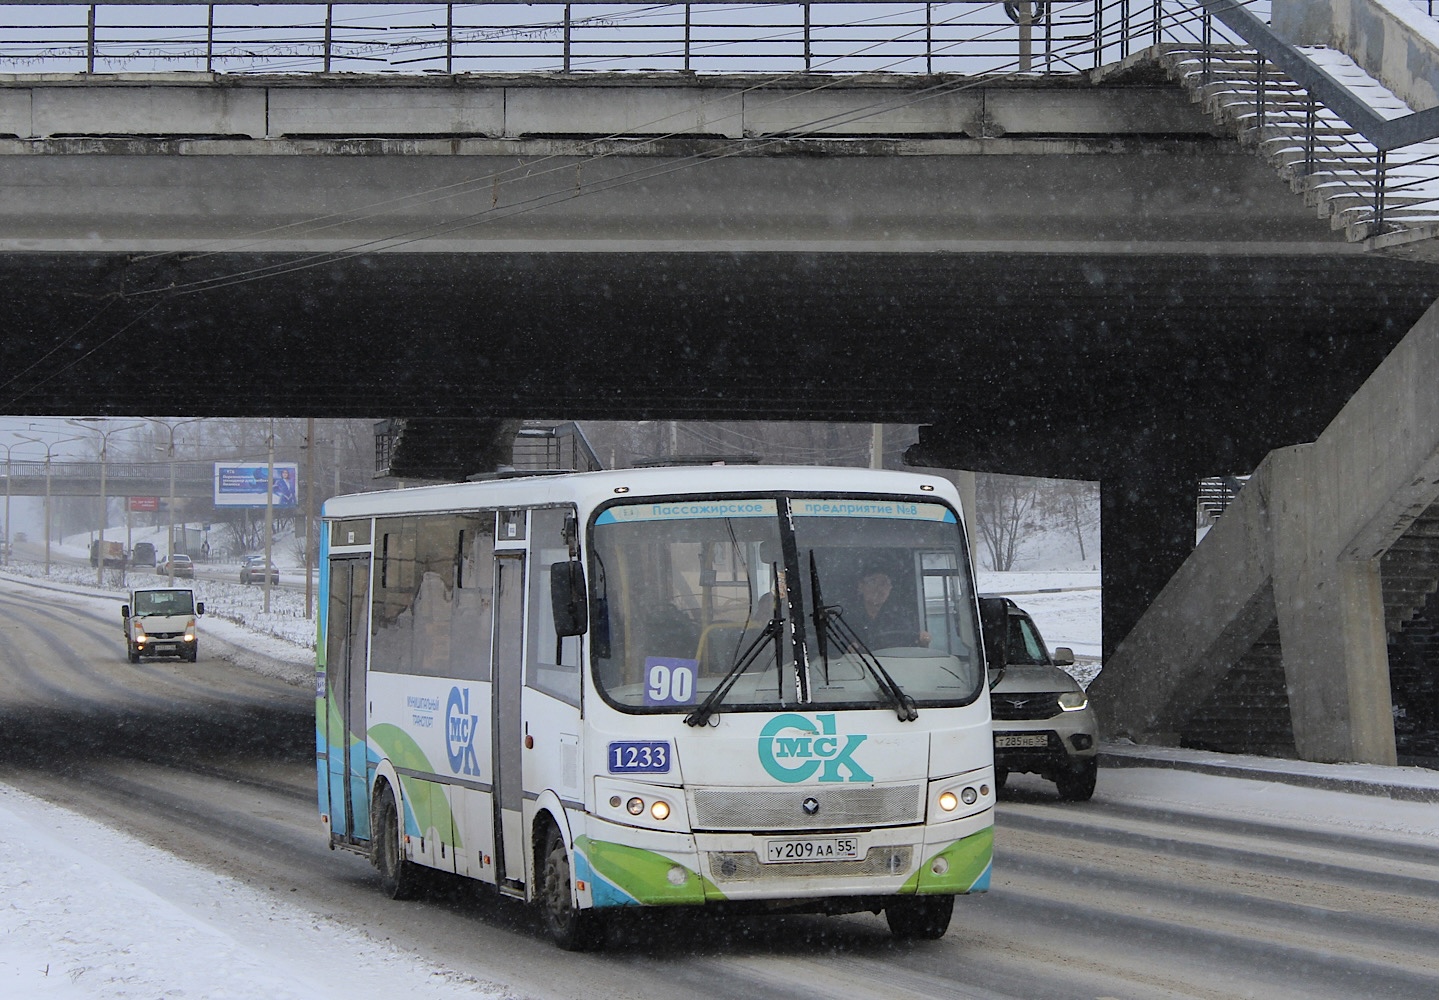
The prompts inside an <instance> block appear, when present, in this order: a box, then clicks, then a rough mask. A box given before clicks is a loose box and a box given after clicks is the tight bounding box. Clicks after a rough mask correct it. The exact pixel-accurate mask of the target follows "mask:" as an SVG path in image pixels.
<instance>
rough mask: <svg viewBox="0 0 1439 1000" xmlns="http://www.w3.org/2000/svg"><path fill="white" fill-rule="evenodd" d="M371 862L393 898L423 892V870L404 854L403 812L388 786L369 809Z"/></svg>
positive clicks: (381, 884)
mask: <svg viewBox="0 0 1439 1000" xmlns="http://www.w3.org/2000/svg"><path fill="white" fill-rule="evenodd" d="M370 835H371V837H372V838H373V839H372V840H371V841H370V863H371V864H373V865H374V866H375V867H376V868H377V869H379V872H380V889H381V890H382V891H383V892H384V893H385V895H386V896H389V897H390V898H391V899H414V898H415V897H417V896H418V895H419V894H420V874H421V873H420V870H419V867H418V866H417V865H415V863H414V862H412V861H410V860H409V859H408V858H406V857H405V854H404V848H403V842H402V841H401V839H400V811H399V809H398V808H397V807H396V805H395V793H394V792H392V791H390V789H389V787H388V786H387V787H386V788H385V789H384V790H383V791H381V792H380V794H379V797H378V798H376V799H375V805H374V808H373V809H372V810H371V812H370Z"/></svg>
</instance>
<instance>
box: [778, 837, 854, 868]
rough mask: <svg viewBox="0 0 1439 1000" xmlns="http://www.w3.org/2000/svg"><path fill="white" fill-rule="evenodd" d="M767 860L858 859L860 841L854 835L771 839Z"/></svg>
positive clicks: (787, 862)
mask: <svg viewBox="0 0 1439 1000" xmlns="http://www.w3.org/2000/svg"><path fill="white" fill-rule="evenodd" d="M764 859H765V861H766V862H767V863H769V864H790V863H792V862H796V861H858V860H859V841H858V840H856V839H855V838H853V837H827V838H810V839H806V840H770V841H766V843H765V857H764Z"/></svg>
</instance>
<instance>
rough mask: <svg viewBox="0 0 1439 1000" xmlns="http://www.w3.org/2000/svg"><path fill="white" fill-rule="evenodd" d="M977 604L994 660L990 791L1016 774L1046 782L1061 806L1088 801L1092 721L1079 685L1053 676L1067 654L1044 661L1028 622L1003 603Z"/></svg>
mask: <svg viewBox="0 0 1439 1000" xmlns="http://www.w3.org/2000/svg"><path fill="white" fill-rule="evenodd" d="M979 601H980V612H981V618H982V619H983V620H984V623H985V632H986V643H985V644H986V647H987V648H988V649H990V650H991V661H994V660H996V659H998V660H999V664H998V667H997V669H991V671H990V689H989V705H990V712H991V714H992V715H993V718H994V783H995V785H996V786H998V787H1000V788H1003V787H1004V782H1005V779H1006V778H1007V777H1009V772H1010V771H1024V772H1028V773H1032V774H1038V775H1039V776H1040V777H1042V778H1044V779H1045V780H1046V781H1052V782H1054V784H1055V787H1056V788H1058V790H1059V797H1060V798H1062V799H1066V800H1068V801H1070V802H1083V801H1086V800H1088V799H1089V798H1090V797H1091V796H1092V795H1093V794H1094V783H1095V778H1096V777H1097V775H1098V773H1099V720H1098V719H1097V718H1096V717H1095V714H1094V709H1093V708H1091V707H1090V704H1089V696H1088V695H1087V694H1085V693H1084V689H1083V688H1082V687H1080V686H1079V682H1078V681H1076V680H1075V679H1074V678H1073V677H1071V676H1070V675H1069V674H1068V673H1066V672H1065V671H1063V670H1061V669H1060V667H1061V666H1067V665H1069V664H1072V663H1073V662H1074V653H1073V651H1071V650H1070V649H1069V648H1068V647H1065V646H1060V647H1058V648H1057V649H1055V651H1054V656H1053V657H1051V656H1050V654H1049V648H1048V647H1047V646H1045V644H1044V639H1043V638H1042V637H1041V636H1040V634H1039V628H1038V627H1037V626H1036V625H1035V624H1034V619H1032V618H1030V617H1029V614H1028V613H1027V612H1025V611H1024V610H1023V609H1022V608H1020V607H1019V606H1018V605H1017V604H1015V603H1014V602H1013V601H1012V600H1010V599H1009V598H1007V597H988V596H984V597H981V598H980V599H979ZM1001 629H1002V630H1003V631H1002V636H1003V638H1002V639H1001V638H1000V635H1001V633H1000V630H1001ZM1000 645H1002V649H1000V648H999V646H1000ZM995 653H998V656H995V655H994V654H995ZM991 667H992V668H994V667H995V664H994V662H991Z"/></svg>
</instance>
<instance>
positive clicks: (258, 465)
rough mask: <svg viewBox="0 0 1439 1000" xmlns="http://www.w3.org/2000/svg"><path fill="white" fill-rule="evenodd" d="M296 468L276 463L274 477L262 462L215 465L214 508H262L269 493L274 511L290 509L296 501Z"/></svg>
mask: <svg viewBox="0 0 1439 1000" xmlns="http://www.w3.org/2000/svg"><path fill="white" fill-rule="evenodd" d="M299 468H300V467H299V466H298V465H296V464H295V463H294V462H276V463H275V465H274V469H275V477H274V479H273V480H270V481H269V482H267V480H269V470H270V467H269V466H267V465H266V464H265V463H264V462H246V463H225V462H216V463H215V506H216V507H264V506H265V502H266V496H267V493H271V492H273V494H274V498H275V499H274V506H275V507H276V508H277V509H284V508H293V507H294V506H295V505H296V503H297V502H298V501H299V497H300V489H299V482H300V475H299Z"/></svg>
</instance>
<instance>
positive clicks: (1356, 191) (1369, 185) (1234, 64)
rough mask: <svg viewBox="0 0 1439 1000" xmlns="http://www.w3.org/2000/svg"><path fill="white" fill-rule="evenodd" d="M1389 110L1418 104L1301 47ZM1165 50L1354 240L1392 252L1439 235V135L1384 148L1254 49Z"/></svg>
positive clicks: (1226, 120)
mask: <svg viewBox="0 0 1439 1000" xmlns="http://www.w3.org/2000/svg"><path fill="white" fill-rule="evenodd" d="M1296 51H1299V52H1302V53H1304V54H1306V55H1308V56H1310V57H1311V58H1313V59H1314V60H1315V64H1316V66H1318V67H1320V68H1322V69H1324V70H1325V71H1326V72H1327V73H1328V75H1330V76H1331V77H1334V78H1336V79H1339V80H1340V81H1341V82H1343V83H1344V84H1345V86H1346V87H1348V88H1349V89H1350V90H1351V91H1352V92H1353V93H1355V94H1356V95H1358V96H1360V97H1361V98H1362V99H1363V100H1364V101H1365V103H1366V104H1367V105H1368V106H1369V107H1370V108H1372V109H1373V110H1374V111H1376V112H1377V113H1378V114H1379V115H1381V116H1382V117H1384V118H1386V119H1389V120H1396V119H1398V118H1400V117H1403V116H1406V115H1409V114H1410V113H1411V111H1410V109H1409V108H1408V107H1407V106H1406V105H1405V104H1404V102H1403V101H1401V100H1400V99H1399V98H1397V97H1395V96H1394V94H1393V93H1391V92H1390V91H1389V90H1388V89H1386V88H1385V87H1384V86H1383V85H1382V84H1380V83H1379V82H1378V81H1376V80H1374V79H1373V78H1372V77H1370V76H1369V75H1368V74H1367V73H1365V72H1364V71H1363V70H1362V69H1360V68H1359V67H1358V66H1357V65H1356V64H1355V63H1354V62H1353V61H1352V60H1350V59H1349V58H1348V57H1347V56H1344V55H1342V54H1341V53H1338V52H1335V51H1332V50H1327V49H1323V50H1315V49H1301V50H1296ZM1156 57H1157V58H1158V61H1159V63H1160V64H1161V65H1162V66H1163V67H1164V68H1165V69H1166V71H1168V73H1169V74H1170V75H1171V76H1172V77H1173V78H1174V79H1175V80H1177V81H1179V82H1180V83H1181V84H1182V85H1183V86H1184V87H1185V89H1186V90H1188V91H1189V93H1190V95H1191V97H1192V98H1193V99H1194V100H1195V101H1199V102H1202V103H1203V105H1204V107H1205V109H1206V110H1207V111H1208V112H1210V113H1211V114H1213V115H1214V116H1215V118H1216V119H1217V120H1219V121H1220V122H1222V123H1223V124H1225V125H1227V126H1229V127H1230V128H1231V129H1232V130H1233V131H1234V133H1235V134H1236V136H1237V138H1238V139H1239V141H1240V142H1241V143H1243V144H1245V145H1247V146H1250V147H1252V148H1254V149H1255V150H1256V151H1257V152H1258V153H1259V154H1260V155H1261V156H1262V157H1264V158H1265V159H1266V160H1267V161H1268V162H1269V163H1270V164H1272V165H1273V166H1274V168H1275V170H1276V171H1277V172H1278V174H1279V175H1280V177H1282V178H1283V179H1284V180H1286V181H1287V182H1288V183H1289V185H1290V187H1291V189H1293V190H1294V192H1295V193H1296V194H1300V195H1302V196H1303V197H1304V199H1305V202H1306V203H1307V204H1309V205H1311V206H1313V208H1314V209H1315V210H1316V212H1317V213H1318V214H1319V216H1320V217H1321V218H1328V219H1329V220H1330V224H1331V225H1332V226H1333V227H1334V228H1335V229H1339V230H1343V231H1344V234H1345V237H1346V238H1347V239H1348V240H1350V241H1351V242H1367V243H1368V244H1369V245H1370V246H1371V248H1373V249H1376V250H1384V249H1390V248H1395V247H1401V246H1411V248H1412V249H1413V250H1414V251H1415V252H1418V253H1422V254H1424V255H1425V256H1426V257H1427V256H1435V257H1439V247H1436V248H1432V249H1431V248H1429V247H1422V248H1421V247H1418V246H1413V245H1414V244H1418V243H1420V242H1421V241H1427V240H1432V239H1433V237H1435V236H1436V235H1439V140H1434V139H1428V140H1423V141H1420V142H1416V143H1413V144H1411V145H1407V146H1404V147H1402V148H1398V149H1390V150H1387V151H1385V150H1380V149H1379V148H1377V147H1376V146H1375V144H1374V143H1372V142H1371V141H1370V140H1368V139H1366V138H1365V137H1364V135H1363V134H1361V132H1360V131H1359V130H1358V129H1357V128H1355V127H1354V126H1352V125H1350V124H1349V123H1348V122H1346V121H1345V120H1344V119H1343V118H1341V117H1340V116H1339V114H1337V113H1336V112H1335V111H1333V110H1331V109H1330V108H1328V107H1326V106H1325V105H1323V104H1321V103H1319V102H1318V101H1317V100H1315V98H1314V97H1313V94H1312V91H1311V90H1309V88H1307V87H1305V86H1304V85H1303V84H1300V83H1298V82H1296V81H1295V80H1293V79H1291V78H1290V77H1289V76H1288V75H1286V74H1285V73H1284V72H1282V71H1281V70H1279V69H1278V68H1276V67H1275V66H1274V65H1273V64H1271V63H1270V62H1268V61H1267V60H1266V59H1265V58H1264V57H1262V56H1260V55H1259V54H1258V53H1257V52H1255V51H1254V50H1253V49H1249V48H1245V47H1241V46H1234V45H1230V46H1212V47H1208V48H1205V47H1200V46H1187V45H1162V46H1158V47H1157V52H1156Z"/></svg>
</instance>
